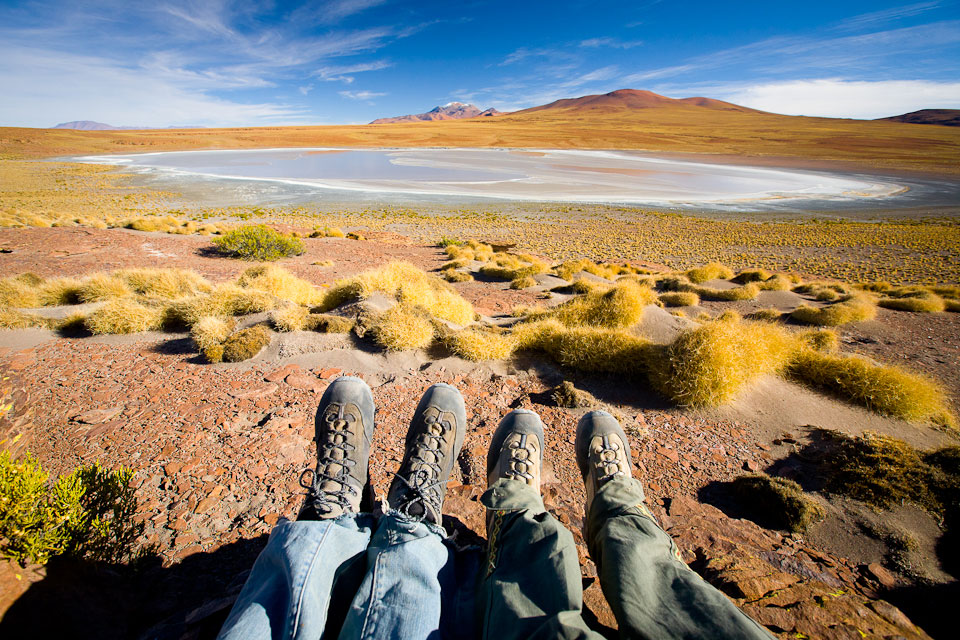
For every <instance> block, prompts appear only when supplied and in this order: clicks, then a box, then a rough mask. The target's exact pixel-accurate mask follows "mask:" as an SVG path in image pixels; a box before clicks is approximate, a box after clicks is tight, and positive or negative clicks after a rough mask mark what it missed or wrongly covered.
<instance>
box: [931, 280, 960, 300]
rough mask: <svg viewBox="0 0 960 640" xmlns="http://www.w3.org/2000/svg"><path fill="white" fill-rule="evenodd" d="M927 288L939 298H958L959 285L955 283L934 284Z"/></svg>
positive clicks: (959, 292)
mask: <svg viewBox="0 0 960 640" xmlns="http://www.w3.org/2000/svg"><path fill="white" fill-rule="evenodd" d="M927 289H929V290H930V291H932V292H933V293H935V294H937V295H938V296H940V297H941V298H951V299H953V300H958V299H960V285H956V284H945V285H936V286H931V287H927Z"/></svg>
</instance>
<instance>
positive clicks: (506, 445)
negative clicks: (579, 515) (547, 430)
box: [487, 409, 543, 493]
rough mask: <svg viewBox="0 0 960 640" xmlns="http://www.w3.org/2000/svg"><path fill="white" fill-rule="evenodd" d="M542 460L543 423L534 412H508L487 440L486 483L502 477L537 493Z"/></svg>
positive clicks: (526, 410)
mask: <svg viewBox="0 0 960 640" xmlns="http://www.w3.org/2000/svg"><path fill="white" fill-rule="evenodd" d="M542 462H543V423H542V422H541V421H540V416H538V415H537V414H536V413H534V412H533V411H530V410H528V409H517V410H515V411H511V412H510V413H508V414H507V415H506V416H505V417H504V418H503V420H501V421H500V426H498V427H497V430H496V431H495V432H494V434H493V438H492V439H491V440H490V449H489V451H487V486H488V487H491V486H493V483H494V482H496V481H497V480H499V479H501V478H508V479H510V480H518V481H520V482H523V483H524V484H527V485H529V486H531V487H533V488H534V489H535V490H536V492H537V493H540V467H541V463H542Z"/></svg>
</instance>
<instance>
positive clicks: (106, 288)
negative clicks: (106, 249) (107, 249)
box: [78, 273, 133, 302]
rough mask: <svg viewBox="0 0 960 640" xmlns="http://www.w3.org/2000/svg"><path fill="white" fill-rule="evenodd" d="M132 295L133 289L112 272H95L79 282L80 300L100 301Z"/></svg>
mask: <svg viewBox="0 0 960 640" xmlns="http://www.w3.org/2000/svg"><path fill="white" fill-rule="evenodd" d="M130 295H133V289H131V288H130V285H128V284H127V283H126V281H124V280H123V278H119V277H117V276H115V275H112V274H107V273H95V274H93V275H92V276H87V277H86V278H84V279H83V280H82V281H81V282H80V291H79V296H78V297H79V298H80V302H102V301H104V300H114V299H116V298H123V297H126V296H130Z"/></svg>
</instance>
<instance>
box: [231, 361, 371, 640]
mask: <svg viewBox="0 0 960 640" xmlns="http://www.w3.org/2000/svg"><path fill="white" fill-rule="evenodd" d="M373 421H374V407H373V396H372V395H371V393H370V388H369V387H368V386H367V385H366V383H364V382H363V381H362V380H360V379H359V378H350V377H341V378H337V379H336V380H334V381H333V382H332V383H331V384H330V386H329V387H327V390H326V391H325V392H324V394H323V397H322V398H321V400H320V406H319V407H318V409H317V417H316V439H317V466H316V469H315V471H314V474H313V482H312V483H311V484H310V487H309V489H310V491H309V494H308V496H307V499H306V502H305V504H304V507H303V509H302V510H301V512H300V515H299V517H298V519H297V521H296V522H287V521H284V522H281V523H280V524H278V525H277V526H276V527H275V528H274V530H273V531H272V532H271V534H270V540H269V542H268V543H267V546H266V548H265V549H264V550H263V552H262V553H261V554H260V556H259V557H258V558H257V561H256V563H255V564H254V566H253V571H252V572H251V573H250V577H249V578H248V579H247V582H246V584H245V585H244V587H243V590H242V591H241V593H240V596H239V597H238V598H237V601H236V603H235V604H234V606H233V609H232V610H231V612H230V615H229V616H228V617H227V620H226V622H225V623H224V625H223V628H222V629H221V631H220V636H219V637H220V638H224V639H229V640H239V639H261V638H263V639H266V638H284V639H288V638H310V639H311V640H315V639H316V638H322V637H324V633H325V630H327V629H328V627H336V628H339V624H340V622H342V620H343V615H344V612H343V611H337V610H335V609H336V607H331V601H332V600H333V599H334V596H335V595H336V593H337V592H342V591H349V592H350V595H351V596H352V594H353V593H354V592H355V591H356V588H357V585H358V584H359V581H360V578H362V576H363V575H364V572H365V569H366V563H365V559H366V556H365V551H366V548H367V544H368V542H369V540H370V536H371V531H372V529H373V526H374V520H373V517H372V516H371V515H370V514H361V513H359V510H360V502H361V495H362V493H363V488H364V486H365V485H366V483H367V466H368V459H369V456H370V441H371V438H372V436H373ZM346 602H347V603H348V602H349V599H347V600H346ZM345 607H346V604H344V605H343V607H342V608H343V609H345ZM335 636H336V633H334V634H333V637H335Z"/></svg>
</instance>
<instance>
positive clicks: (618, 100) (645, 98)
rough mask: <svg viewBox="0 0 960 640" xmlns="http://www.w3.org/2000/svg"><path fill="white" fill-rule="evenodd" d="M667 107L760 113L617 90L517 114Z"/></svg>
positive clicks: (715, 103)
mask: <svg viewBox="0 0 960 640" xmlns="http://www.w3.org/2000/svg"><path fill="white" fill-rule="evenodd" d="M667 107H674V108H675V107H703V108H706V109H716V110H723V111H739V112H742V113H759V112H758V111H757V110H756V109H749V108H747V107H741V106H740V105H737V104H732V103H730V102H723V101H722V100H714V99H712V98H701V97H697V98H680V99H677V98H668V97H666V96H662V95H660V94H658V93H654V92H652V91H642V90H638V89H618V90H617V91H611V92H610V93H604V94H602V95H600V94H598V95H590V96H583V97H581V98H565V99H563V100H557V101H555V102H551V103H550V104H545V105H542V106H539V107H531V108H530V109H524V110H523V111H518V112H517V114H524V113H535V112H538V111H556V110H563V111H622V110H633V109H657V108H667Z"/></svg>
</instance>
